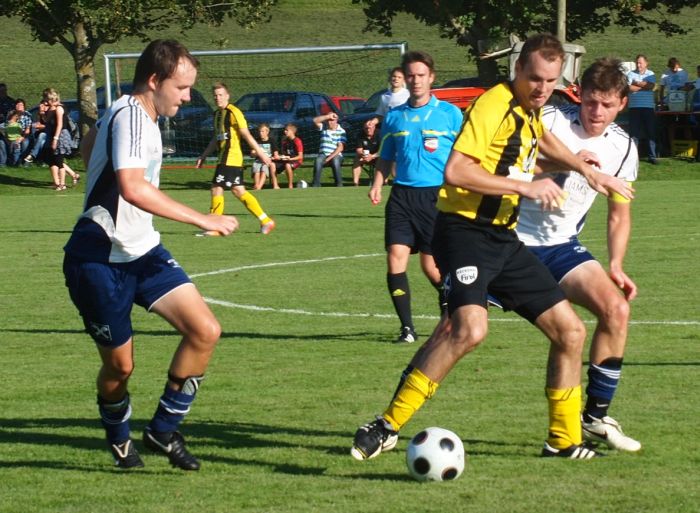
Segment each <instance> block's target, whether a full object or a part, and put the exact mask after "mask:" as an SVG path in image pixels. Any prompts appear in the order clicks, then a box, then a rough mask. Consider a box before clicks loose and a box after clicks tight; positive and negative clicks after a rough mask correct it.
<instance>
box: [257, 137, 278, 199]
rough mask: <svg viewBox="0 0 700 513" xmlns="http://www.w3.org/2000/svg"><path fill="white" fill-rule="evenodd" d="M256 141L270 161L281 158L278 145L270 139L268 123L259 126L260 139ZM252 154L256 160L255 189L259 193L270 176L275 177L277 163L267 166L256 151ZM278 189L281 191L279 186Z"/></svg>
mask: <svg viewBox="0 0 700 513" xmlns="http://www.w3.org/2000/svg"><path fill="white" fill-rule="evenodd" d="M256 140H257V142H258V145H260V148H261V149H262V150H263V152H264V153H265V155H267V156H268V157H270V159H273V158H277V157H279V155H278V153H277V152H278V150H277V143H275V141H274V140H273V139H271V138H270V125H268V124H267V123H260V126H258V138H257V139H256ZM250 154H251V156H252V157H254V158H255V161H254V162H253V168H252V169H251V173H252V174H253V189H255V190H256V191H257V190H260V189H262V188H263V186H264V185H265V182H266V181H267V178H268V177H269V176H275V162H274V160H273V161H272V163H271V164H270V165H267V164H265V163H264V162H263V161H262V160H260V158H259V157H258V154H257V152H256V151H255V150H250ZM276 188H277V189H279V186H277V187H276Z"/></svg>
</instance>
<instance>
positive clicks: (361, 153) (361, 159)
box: [352, 118, 379, 186]
mask: <svg viewBox="0 0 700 513" xmlns="http://www.w3.org/2000/svg"><path fill="white" fill-rule="evenodd" d="M378 121H379V120H378V119H377V118H370V119H368V120H367V121H365V123H364V125H363V126H362V131H363V133H362V138H361V139H360V143H359V145H358V146H357V148H355V160H354V161H353V163H352V183H354V184H355V185H356V186H357V185H360V174H361V173H362V169H366V170H367V172H368V173H369V175H370V176H369V178H370V181H371V180H372V178H373V177H374V165H375V164H376V162H377V157H379V134H378V133H377V124H378Z"/></svg>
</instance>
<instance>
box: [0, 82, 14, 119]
mask: <svg viewBox="0 0 700 513" xmlns="http://www.w3.org/2000/svg"><path fill="white" fill-rule="evenodd" d="M14 108H15V101H14V100H13V99H12V98H10V97H9V96H7V84H5V83H4V82H0V123H4V122H5V116H6V115H7V113H8V112H9V111H11V110H12V109H14Z"/></svg>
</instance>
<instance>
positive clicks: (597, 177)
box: [586, 170, 634, 200]
mask: <svg viewBox="0 0 700 513" xmlns="http://www.w3.org/2000/svg"><path fill="white" fill-rule="evenodd" d="M586 180H587V181H588V185H590V186H591V188H592V189H594V190H596V191H598V192H600V193H601V194H604V195H605V196H610V193H611V192H616V193H618V194H619V195H620V196H622V197H624V198H625V199H628V200H631V199H633V198H634V187H632V184H630V183H629V182H626V181H625V180H622V179H621V178H617V177H616V176H610V175H606V174H605V173H600V172H598V171H595V170H594V171H593V173H592V174H590V175H586Z"/></svg>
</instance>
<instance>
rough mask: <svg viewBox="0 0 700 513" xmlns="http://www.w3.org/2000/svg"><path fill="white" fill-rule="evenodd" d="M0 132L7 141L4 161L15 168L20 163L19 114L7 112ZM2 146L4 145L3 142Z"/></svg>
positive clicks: (20, 126) (20, 131)
mask: <svg viewBox="0 0 700 513" xmlns="http://www.w3.org/2000/svg"><path fill="white" fill-rule="evenodd" d="M0 130H1V131H2V133H3V136H4V138H5V141H7V143H6V144H7V145H6V146H5V148H6V151H7V153H6V156H5V159H6V161H8V160H9V164H10V165H11V166H16V165H17V164H19V162H20V155H21V151H22V125H20V123H19V113H18V112H17V111H16V110H10V111H8V112H7V114H6V115H5V122H4V123H2V124H0ZM2 144H3V145H5V143H4V142H3V143H2Z"/></svg>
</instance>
